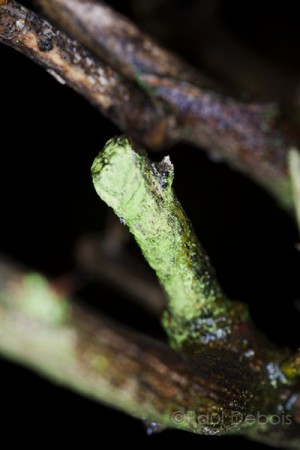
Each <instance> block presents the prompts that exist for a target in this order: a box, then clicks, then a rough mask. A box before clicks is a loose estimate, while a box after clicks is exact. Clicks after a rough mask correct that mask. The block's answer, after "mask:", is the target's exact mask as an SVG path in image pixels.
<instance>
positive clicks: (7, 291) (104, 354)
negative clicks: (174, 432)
mask: <svg viewBox="0 0 300 450" xmlns="http://www.w3.org/2000/svg"><path fill="white" fill-rule="evenodd" d="M0 353H1V354H2V355H3V356H5V357H7V358H9V359H11V360H13V361H16V362H18V363H21V364H23V365H25V366H27V367H29V368H31V369H33V370H35V371H37V372H39V373H40V374H42V375H44V376H46V377H47V378H49V379H50V380H52V381H54V382H56V383H58V384H60V385H63V386H65V387H68V388H70V389H72V390H75V391H77V392H79V393H81V394H82V395H85V396H87V397H90V398H93V399H95V400H98V401H100V402H102V403H105V404H107V405H110V406H113V407H116V408H118V409H120V410H121V411H124V412H127V413H129V414H131V415H133V416H135V417H139V418H143V420H148V421H150V422H156V423H158V424H159V425H160V426H162V427H168V428H180V429H185V430H189V431H193V432H196V433H200V434H216V433H219V434H220V433H221V434H222V433H223V434H224V433H243V434H245V435H246V436H248V437H250V438H252V439H257V440H259V441H263V442H267V443H269V444H272V443H273V444H274V443H276V445H277V446H278V445H284V446H285V447H289V448H298V446H299V438H298V437H297V436H299V423H300V401H299V397H298V392H297V385H296V386H295V387H294V388H293V386H289V384H287V382H286V381H285V378H284V376H283V375H282V373H281V372H280V371H279V368H278V359H275V360H267V361H266V362H265V363H266V365H265V364H264V365H257V363H258V360H257V359H256V356H255V357H254V358H252V357H250V355H248V356H246V354H245V356H241V355H240V358H237V357H236V353H235V352H232V351H231V350H230V349H228V350H224V349H221V348H219V349H218V348H213V347H211V348H209V347H208V348H207V349H206V351H205V352H197V354H191V353H179V352H176V351H175V350H172V349H170V348H168V347H167V346H166V345H164V344H162V343H159V342H156V341H154V340H152V339H150V338H147V337H145V336H142V335H140V334H138V333H135V332H131V331H129V330H127V329H126V328H124V327H121V326H120V325H117V324H116V323H114V322H113V321H111V320H108V319H107V318H104V317H100V316H96V315H95V314H94V313H92V312H88V311H86V310H84V309H83V308H82V307H80V306H78V305H77V304H75V303H74V302H71V301H70V299H67V298H65V297H64V296H62V295H61V294H59V293H58V292H56V291H55V290H54V289H53V286H51V284H50V283H49V282H48V281H47V280H46V279H45V278H44V277H42V276H41V275H38V274H34V273H25V272H24V271H23V270H20V269H19V268H16V266H14V265H12V264H11V263H8V262H7V261H5V260H4V259H3V258H1V259H0ZM269 356H271V354H269ZM275 356H276V358H278V354H276V353H272V357H275ZM282 410H284V411H286V413H287V414H288V417H287V418H285V416H282V417H283V419H282V420H291V421H292V422H291V424H290V425H289V426H284V424H282V423H280V424H277V425H274V424H272V422H271V417H272V416H273V415H274V414H275V415H276V414H278V411H282ZM259 415H265V416H266V417H268V422H267V424H268V425H267V424H266V423H265V422H263V423H262V424H261V423H260V421H259ZM253 417H254V419H253ZM216 418H217V419H218V420H216Z"/></svg>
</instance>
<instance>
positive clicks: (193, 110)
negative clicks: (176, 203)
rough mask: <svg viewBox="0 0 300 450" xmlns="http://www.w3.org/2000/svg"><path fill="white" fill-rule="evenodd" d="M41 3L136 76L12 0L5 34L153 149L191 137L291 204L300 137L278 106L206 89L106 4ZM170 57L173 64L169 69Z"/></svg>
mask: <svg viewBox="0 0 300 450" xmlns="http://www.w3.org/2000/svg"><path fill="white" fill-rule="evenodd" d="M54 5H55V8H54ZM70 5H71V6H70ZM42 6H43V7H44V9H45V10H46V11H47V12H48V13H49V15H53V19H54V20H56V21H57V22H59V23H61V24H62V26H64V27H66V28H67V29H68V31H69V32H70V33H74V36H75V37H77V38H78V39H80V40H81V41H82V42H84V43H85V44H86V45H88V46H90V49H91V50H92V51H93V52H94V53H95V54H98V55H99V56H100V57H101V58H104V59H106V61H107V62H108V63H109V64H110V65H111V66H113V67H115V68H117V69H118V70H119V71H120V72H122V74H123V75H124V74H126V76H127V77H129V79H130V81H129V82H128V81H125V79H124V78H123V77H122V76H120V75H119V74H118V73H117V72H116V71H115V70H113V69H111V68H109V67H108V66H106V65H103V64H102V63H100V62H99V61H98V60H95V59H93V58H92V57H91V55H90V54H87V53H86V51H85V50H83V48H82V47H80V46H78V44H76V42H75V41H73V40H70V39H69V38H67V36H66V35H65V34H64V33H61V32H59V31H57V30H56V29H55V28H53V27H51V26H50V25H49V24H48V23H47V22H45V21H43V19H40V18H39V17H38V16H36V15H35V14H33V13H31V12H29V11H28V10H25V9H24V8H21V7H20V6H19V5H18V3H17V2H15V1H13V0H10V1H9V2H8V3H7V4H5V5H3V6H1V15H0V20H1V21H0V40H1V41H2V42H5V43H6V44H8V45H11V46H13V47H14V48H17V49H18V50H20V51H22V52H23V53H25V54H27V55H28V56H30V57H31V58H33V59H34V60H36V61H37V62H39V63H41V64H42V65H44V66H46V67H47V68H50V70H51V71H52V73H54V72H56V73H57V74H58V75H59V77H62V78H63V79H65V80H66V81H67V82H68V83H69V84H70V85H71V86H72V87H73V88H75V89H76V90H77V91H79V92H80V93H82V94H83V95H84V96H85V97H87V98H88V99H89V100H90V101H91V102H92V103H94V104H96V105H98V106H99V107H100V109H101V111H103V112H104V114H106V115H107V116H108V117H110V118H111V119H112V120H113V121H114V122H115V123H116V124H117V125H119V126H120V128H121V129H122V130H124V131H126V132H127V133H129V134H130V135H132V136H133V137H134V138H135V139H137V140H138V141H139V142H142V143H143V144H144V145H146V146H147V147H148V148H161V147H163V146H169V145H170V144H171V143H174V142H176V141H178V140H181V141H182V140H183V141H188V142H191V143H193V144H195V145H197V146H200V147H201V148H205V149H206V150H208V151H209V152H211V153H212V154H213V155H218V156H219V157H220V158H224V159H225V160H226V161H228V162H229V163H230V164H231V165H232V166H233V167H235V168H237V169H238V170H240V171H242V172H243V173H246V174H247V175H249V176H250V177H252V178H253V179H254V180H255V181H256V182H258V183H259V184H261V185H262V186H264V187H265V188H266V189H267V190H268V191H270V192H271V193H272V194H273V195H274V196H275V197H276V198H277V200H278V201H279V202H280V203H281V204H282V205H284V206H285V207H286V208H288V209H292V204H293V201H292V194H291V189H290V182H289V176H288V164H287V155H288V151H289V148H290V147H291V146H292V145H295V144H296V142H297V139H296V138H297V136H295V133H294V130H292V128H291V127H290V126H289V125H287V124H285V123H284V122H283V120H282V118H281V115H280V113H279V110H278V108H277V106H276V105H275V104H260V103H258V104H257V103H249V104H245V103H241V102H239V101H237V100H235V99H232V98H229V97H227V96H224V95H222V94H219V93H216V92H215V91H213V90H211V89H207V88H204V87H203V86H202V83H200V85H199V80H202V79H203V78H204V77H201V76H197V75H194V73H195V72H194V71H193V70H190V69H188V68H187V67H186V65H185V64H182V63H180V62H179V61H178V59H176V58H175V59H174V57H173V56H171V55H170V53H168V52H165V51H164V50H161V49H160V48H159V47H157V45H156V44H155V43H154V42H153V41H152V40H151V39H149V38H147V37H145V35H144V34H141V33H140V32H139V30H138V29H137V28H136V27H135V26H134V25H133V24H131V23H129V21H128V20H127V19H124V18H123V17H122V16H120V15H119V14H116V13H114V11H113V10H111V9H110V8H109V7H107V6H106V5H104V4H103V3H101V2H100V3H99V4H98V3H96V2H95V1H93V0H54V1H51V2H48V1H46V0H43V2H42ZM20 8H21V9H20ZM90 9H91V10H92V11H93V14H90V13H89V11H90ZM20 11H22V12H20ZM20 15H21V23H20V21H19V18H20V17H19V16H20ZM101 17H103V20H104V19H105V20H106V22H104V23H103V24H102V23H101V20H100V19H99V18H101ZM22 20H23V21H25V23H26V26H25V27H23V25H22V24H23V22H22ZM17 22H18V24H17ZM76 24H79V26H78V27H76ZM18 28H20V29H18ZM75 28H76V30H77V31H76V33H75V32H74V29H75ZM127 28H128V32H127V31H126V30H127ZM88 30H93V31H92V32H89V31H88ZM139 40H141V45H139ZM50 41H51V42H50ZM39 44H40V45H39ZM81 52H84V54H83V55H81ZM76 55H79V57H80V59H81V60H80V62H78V61H77V60H76ZM88 55H89V56H88ZM155 55H158V57H155ZM82 56H83V57H82ZM74 58H75V60H74ZM125 60H126V64H125V62H124V61H125ZM160 61H161V62H160ZM170 61H172V62H173V65H174V69H172V70H171V69H168V70H167V69H166V64H167V63H168V62H170ZM120 67H124V68H123V69H122V70H121V69H120ZM100 69H101V70H100ZM104 69H105V70H104ZM99 70H100V72H99ZM112 70H113V71H112ZM181 71H182V75H181ZM99 75H100V81H99ZM102 75H104V78H102V82H101V76H102ZM89 77H91V78H89ZM196 80H197V81H196ZM128 83H129V84H128Z"/></svg>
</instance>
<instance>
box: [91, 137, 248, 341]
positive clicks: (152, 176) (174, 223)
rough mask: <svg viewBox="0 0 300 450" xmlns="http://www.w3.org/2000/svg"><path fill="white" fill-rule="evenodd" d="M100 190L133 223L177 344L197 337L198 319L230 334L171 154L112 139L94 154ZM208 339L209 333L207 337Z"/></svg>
mask: <svg viewBox="0 0 300 450" xmlns="http://www.w3.org/2000/svg"><path fill="white" fill-rule="evenodd" d="M92 176H93V182H94V185H95V189H96V191H97V193H98V195H99V196H100V197H101V198H102V199H103V200H104V201H105V202H106V203H107V204H108V205H109V206H111V207H112V208H113V210H114V211H115V213H116V214H117V215H118V216H119V217H120V219H121V220H122V221H124V222H126V224H127V225H128V227H129V229H130V231H131V232H132V234H133V235H134V237H135V239H136V241H137V243H138V244H139V246H140V247H141V249H142V251H143V253H144V256H145V258H146V260H147V261H148V263H149V264H150V266H151V267H152V268H153V269H154V270H155V271H156V273H157V276H158V278H159V280H160V282H161V284H162V286H163V287H164V289H165V291H166V293H167V296H168V312H167V313H166V315H165V317H164V326H165V328H166V331H167V332H168V334H169V336H170V338H171V341H172V342H173V344H174V345H175V346H180V345H182V344H183V342H184V341H186V340H187V339H190V338H192V337H193V334H194V331H195V327H196V324H197V323H199V321H200V322H201V328H202V329H206V331H207V332H208V333H209V334H210V335H211V337H212V338H213V339H217V338H220V339H222V338H225V336H226V334H227V331H229V330H230V326H231V323H230V317H231V315H232V312H233V311H234V310H235V309H236V307H237V308H239V306H240V305H238V304H237V305H235V304H234V303H231V302H230V301H229V300H227V299H226V297H225V296H224V294H223V293H222V290H221V288H220V286H219V284H218V282H217V281H216V278H215V274H214V271H213V269H212V267H211V265H210V261H209V259H208V257H207V255H206V253H205V251H204V250H203V248H202V246H201V245H200V243H199V241H198V240H197V238H196V236H195V234H194V231H193V229H192V226H191V224H190V222H189V220H188V218H187V217H186V215H185V212H184V211H183V209H182V207H181V205H180V204H179V202H178V200H177V199H176V197H175V195H174V193H173V190H172V182H173V166H172V164H171V162H170V159H169V157H166V158H164V159H163V160H162V161H161V162H160V163H158V164H156V163H153V162H151V161H150V160H149V159H148V158H147V156H146V154H145V152H144V151H143V150H141V149H139V148H134V147H133V144H132V142H131V141H130V140H128V139H127V138H125V137H119V138H116V139H112V140H110V141H109V142H108V143H107V145H106V147H105V149H104V151H103V152H101V153H100V154H99V156H98V157H97V158H96V159H95V162H94V164H93V167H92ZM206 339H207V337H206Z"/></svg>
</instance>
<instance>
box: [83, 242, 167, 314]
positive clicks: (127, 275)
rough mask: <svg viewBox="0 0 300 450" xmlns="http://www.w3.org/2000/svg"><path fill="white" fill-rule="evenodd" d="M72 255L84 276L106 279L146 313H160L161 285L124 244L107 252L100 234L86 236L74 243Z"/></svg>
mask: <svg viewBox="0 0 300 450" xmlns="http://www.w3.org/2000/svg"><path fill="white" fill-rule="evenodd" d="M76 259H77V262H78V265H79V267H80V269H81V270H82V271H83V272H84V273H85V274H86V275H87V276H88V277H91V278H92V279H93V280H94V281H100V280H101V281H105V282H107V283H109V284H110V285H111V287H112V288H113V289H117V290H119V291H121V292H122V293H123V294H127V295H128V298H129V299H130V301H132V302H134V303H135V304H137V305H138V306H139V307H140V308H142V309H145V310H146V311H147V313H148V314H151V315H153V316H154V317H156V318H158V317H160V316H161V314H162V312H163V310H164V309H165V305H166V301H165V296H164V294H163V291H162V289H161V288H160V287H159V285H158V283H157V281H156V280H153V279H152V277H150V276H149V275H151V274H149V273H147V272H146V271H144V270H142V269H141V265H140V264H139V262H138V261H137V260H136V259H135V258H133V256H132V255H131V254H130V253H129V252H128V251H126V250H125V249H124V248H122V249H119V250H117V251H115V250H113V251H112V252H110V251H107V246H106V245H105V241H104V238H103V237H102V236H96V237H95V236H87V237H83V238H82V239H81V240H80V241H79V242H78V244H77V248H76Z"/></svg>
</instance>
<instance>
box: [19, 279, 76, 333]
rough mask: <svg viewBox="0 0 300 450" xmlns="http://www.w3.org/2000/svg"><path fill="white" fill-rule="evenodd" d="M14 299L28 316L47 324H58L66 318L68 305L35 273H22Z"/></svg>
mask: <svg viewBox="0 0 300 450" xmlns="http://www.w3.org/2000/svg"><path fill="white" fill-rule="evenodd" d="M16 301H17V302H18V303H19V308H20V310H22V311H23V312H24V313H25V314H26V315H28V316H30V318H33V319H36V320H39V321H43V322H45V323H48V324H49V325H54V326H55V325H60V324H62V323H63V322H65V321H66V320H67V317H68V312H69V305H68V303H67V301H66V300H65V299H64V298H63V297H60V296H59V295H58V294H57V293H56V292H55V291H54V290H53V289H51V287H50V286H49V283H48V281H47V280H46V279H45V278H44V277H42V276H41V275H39V274H37V273H29V274H27V275H24V277H23V279H22V282H21V284H20V286H18V290H17V294H16Z"/></svg>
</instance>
